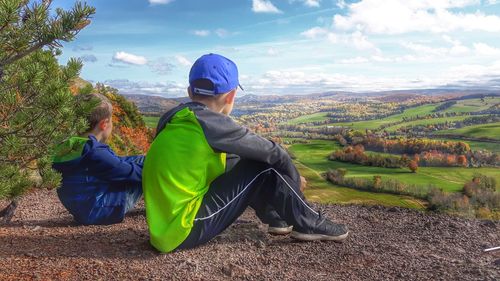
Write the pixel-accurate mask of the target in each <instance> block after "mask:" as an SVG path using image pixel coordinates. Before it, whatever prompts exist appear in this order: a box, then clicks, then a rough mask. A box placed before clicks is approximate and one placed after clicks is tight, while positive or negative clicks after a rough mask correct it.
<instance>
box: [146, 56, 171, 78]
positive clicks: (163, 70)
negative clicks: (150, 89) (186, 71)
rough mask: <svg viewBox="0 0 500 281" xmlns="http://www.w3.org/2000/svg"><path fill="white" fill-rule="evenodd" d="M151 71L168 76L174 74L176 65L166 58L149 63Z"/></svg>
mask: <svg viewBox="0 0 500 281" xmlns="http://www.w3.org/2000/svg"><path fill="white" fill-rule="evenodd" d="M148 66H149V69H151V71H153V72H154V73H156V74H159V75H167V74H170V73H171V72H172V70H173V69H174V67H175V66H174V65H173V64H172V63H170V62H169V60H167V59H166V58H159V59H156V60H154V61H151V62H149V63H148Z"/></svg>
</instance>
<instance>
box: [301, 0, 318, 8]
mask: <svg viewBox="0 0 500 281" xmlns="http://www.w3.org/2000/svg"><path fill="white" fill-rule="evenodd" d="M319 2H321V0H305V1H304V5H306V6H308V7H319Z"/></svg>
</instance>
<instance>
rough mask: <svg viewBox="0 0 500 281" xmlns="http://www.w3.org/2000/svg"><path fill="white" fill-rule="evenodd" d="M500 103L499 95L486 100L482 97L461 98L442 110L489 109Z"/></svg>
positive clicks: (471, 110) (466, 110) (469, 110)
mask: <svg viewBox="0 0 500 281" xmlns="http://www.w3.org/2000/svg"><path fill="white" fill-rule="evenodd" d="M497 103H500V98H499V97H488V98H485V99H484V101H481V99H470V100H459V101H457V103H456V104H455V105H453V106H451V107H449V108H447V109H445V110H443V111H442V112H476V111H481V110H485V109H488V108H490V107H492V106H493V105H495V104H497Z"/></svg>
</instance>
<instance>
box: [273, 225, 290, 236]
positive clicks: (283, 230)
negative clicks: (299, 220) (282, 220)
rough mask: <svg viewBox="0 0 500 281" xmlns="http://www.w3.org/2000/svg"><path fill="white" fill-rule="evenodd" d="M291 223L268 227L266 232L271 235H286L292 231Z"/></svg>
mask: <svg viewBox="0 0 500 281" xmlns="http://www.w3.org/2000/svg"><path fill="white" fill-rule="evenodd" d="M292 229H293V225H291V226H288V227H271V226H270V227H268V228H267V232H268V233H269V234H273V235H286V234H290V233H291V232H292Z"/></svg>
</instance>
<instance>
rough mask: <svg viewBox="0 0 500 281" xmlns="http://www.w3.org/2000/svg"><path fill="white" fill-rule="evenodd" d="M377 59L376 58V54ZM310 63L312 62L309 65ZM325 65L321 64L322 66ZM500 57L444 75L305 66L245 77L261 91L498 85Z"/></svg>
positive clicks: (452, 69) (251, 90)
mask: <svg viewBox="0 0 500 281" xmlns="http://www.w3.org/2000/svg"><path fill="white" fill-rule="evenodd" d="M372 59H373V58H372ZM365 60H368V59H367V58H364V57H357V58H353V59H352V60H350V61H345V63H363V62H366V61H365ZM309 67H310V66H309ZM318 68H319V69H321V68H322V66H321V65H319V66H318ZM495 81H500V61H496V62H493V63H492V64H491V65H465V64H464V65H459V66H456V67H450V68H448V69H445V71H443V72H442V74H441V75H432V74H425V73H423V74H422V75H420V76H418V77H415V76H404V75H393V76H391V77H377V76H365V75H345V74H340V73H325V72H321V71H308V70H307V69H306V68H305V69H304V70H300V69H295V70H286V69H282V70H270V71H267V72H265V73H264V74H263V75H262V76H260V77H249V78H248V79H246V81H245V89H247V88H248V90H247V92H249V93H257V94H306V93H313V92H326V91H342V90H345V91H358V92H363V91H385V90H398V89H426V88H436V87H441V86H447V85H448V86H450V85H456V86H477V87H485V88H491V87H493V88H494V87H498V82H495Z"/></svg>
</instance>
